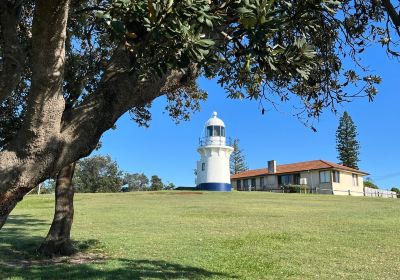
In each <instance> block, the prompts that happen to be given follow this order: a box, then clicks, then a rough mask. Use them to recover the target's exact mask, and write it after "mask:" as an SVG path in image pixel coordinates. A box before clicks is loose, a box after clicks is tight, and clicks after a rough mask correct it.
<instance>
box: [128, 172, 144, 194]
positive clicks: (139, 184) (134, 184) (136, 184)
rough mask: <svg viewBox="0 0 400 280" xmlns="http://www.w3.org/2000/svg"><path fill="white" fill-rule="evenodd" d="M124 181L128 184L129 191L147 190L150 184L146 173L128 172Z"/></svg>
mask: <svg viewBox="0 0 400 280" xmlns="http://www.w3.org/2000/svg"><path fill="white" fill-rule="evenodd" d="M123 182H124V184H128V189H127V191H145V190H147V189H148V185H149V179H148V178H147V176H146V175H145V174H144V173H134V174H129V173H126V174H125V176H124V179H123Z"/></svg>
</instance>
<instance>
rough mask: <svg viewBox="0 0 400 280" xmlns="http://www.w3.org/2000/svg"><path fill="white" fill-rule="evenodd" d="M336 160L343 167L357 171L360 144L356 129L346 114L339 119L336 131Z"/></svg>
mask: <svg viewBox="0 0 400 280" xmlns="http://www.w3.org/2000/svg"><path fill="white" fill-rule="evenodd" d="M336 149H337V151H338V153H339V155H338V159H339V160H340V161H341V163H342V164H343V165H344V166H348V167H351V168H356V169H358V162H359V159H358V156H359V154H360V152H359V149H360V144H359V142H358V141H357V127H356V125H355V124H354V122H353V120H352V118H351V117H350V115H349V114H348V113H347V112H344V113H343V116H342V117H341V118H340V121H339V127H338V129H337V131H336Z"/></svg>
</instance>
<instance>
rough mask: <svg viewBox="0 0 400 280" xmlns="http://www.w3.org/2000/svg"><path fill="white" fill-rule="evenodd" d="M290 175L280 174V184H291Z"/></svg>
mask: <svg viewBox="0 0 400 280" xmlns="http://www.w3.org/2000/svg"><path fill="white" fill-rule="evenodd" d="M290 177H291V176H290V175H282V176H279V177H278V179H280V182H279V183H280V185H289V184H290Z"/></svg>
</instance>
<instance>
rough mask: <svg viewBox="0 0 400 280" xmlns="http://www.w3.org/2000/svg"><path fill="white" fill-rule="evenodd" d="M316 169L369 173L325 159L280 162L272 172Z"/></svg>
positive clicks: (255, 173) (236, 176)
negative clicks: (288, 162)
mask: <svg viewBox="0 0 400 280" xmlns="http://www.w3.org/2000/svg"><path fill="white" fill-rule="evenodd" d="M318 169H339V170H344V171H349V172H354V173H358V174H361V175H369V174H368V173H366V172H363V171H360V170H357V169H354V168H350V167H347V166H344V165H341V164H337V163H333V162H329V161H326V160H311V161H304V162H297V163H290V164H282V165H277V166H276V173H274V174H284V173H293V172H299V171H307V170H318ZM267 174H269V173H268V168H262V169H254V170H247V171H244V172H241V173H238V174H234V175H231V179H239V178H247V177H255V176H261V175H267Z"/></svg>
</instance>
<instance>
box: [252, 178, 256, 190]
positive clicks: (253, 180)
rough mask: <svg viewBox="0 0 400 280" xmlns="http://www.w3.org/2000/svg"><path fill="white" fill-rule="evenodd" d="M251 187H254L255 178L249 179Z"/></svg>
mask: <svg viewBox="0 0 400 280" xmlns="http://www.w3.org/2000/svg"><path fill="white" fill-rule="evenodd" d="M251 187H252V188H255V187H256V178H253V179H251Z"/></svg>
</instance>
